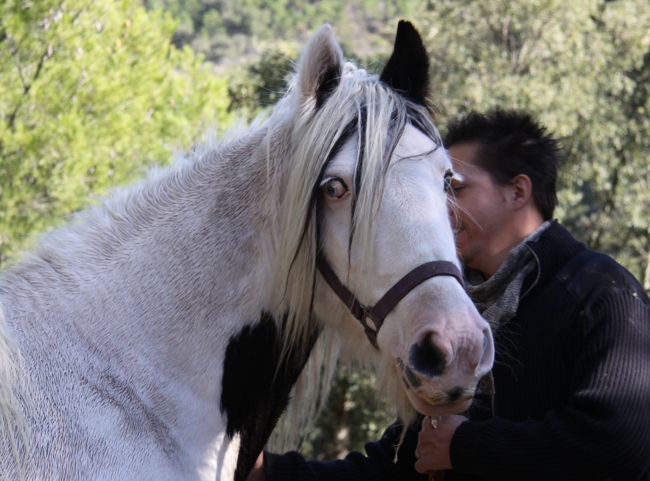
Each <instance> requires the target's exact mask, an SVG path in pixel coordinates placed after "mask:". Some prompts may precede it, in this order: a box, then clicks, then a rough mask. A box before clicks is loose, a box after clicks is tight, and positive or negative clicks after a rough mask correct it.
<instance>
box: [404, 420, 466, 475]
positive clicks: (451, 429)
mask: <svg viewBox="0 0 650 481" xmlns="http://www.w3.org/2000/svg"><path fill="white" fill-rule="evenodd" d="M431 419H432V418H430V417H428V416H427V417H425V418H424V420H423V421H422V429H421V430H420V434H418V447H417V449H416V450H415V452H416V457H418V455H419V459H418V461H417V462H416V463H415V470H416V471H418V472H419V473H422V474H426V473H427V472H429V471H441V470H445V469H451V460H450V459H449V445H450V444H451V438H452V436H453V435H454V433H455V432H456V428H457V427H458V426H460V425H461V424H462V423H464V422H465V421H468V419H467V418H466V417H465V416H459V415H457V414H450V415H448V416H441V417H439V418H433V421H434V422H433V425H435V426H436V427H435V428H433V427H432V422H431ZM436 419H437V422H435V421H436Z"/></svg>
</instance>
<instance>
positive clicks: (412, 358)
mask: <svg viewBox="0 0 650 481" xmlns="http://www.w3.org/2000/svg"><path fill="white" fill-rule="evenodd" d="M409 363H410V364H411V366H413V368H414V369H415V370H416V371H417V372H419V373H420V374H424V375H425V376H428V377H437V376H440V375H441V374H442V373H443V372H444V371H445V367H446V366H447V360H446V359H445V355H444V354H443V352H442V351H441V350H440V348H439V347H438V346H436V345H435V344H434V343H433V341H432V340H431V336H426V337H425V338H424V339H423V340H422V342H421V343H420V344H413V345H412V346H411V349H410V350H409Z"/></svg>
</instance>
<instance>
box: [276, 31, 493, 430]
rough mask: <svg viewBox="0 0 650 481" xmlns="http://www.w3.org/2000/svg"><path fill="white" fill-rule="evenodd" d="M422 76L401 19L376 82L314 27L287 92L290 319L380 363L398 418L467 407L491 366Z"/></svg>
mask: <svg viewBox="0 0 650 481" xmlns="http://www.w3.org/2000/svg"><path fill="white" fill-rule="evenodd" d="M428 67H429V63H428V57H427V54H426V51H425V49H424V46H423V44H422V40H421V39H420V36H419V34H418V33H417V31H416V30H415V29H414V28H413V27H412V26H411V24H409V23H406V22H400V25H399V28H398V33H397V38H396V41H395V51H394V53H393V55H392V57H391V58H390V60H389V62H388V64H387V65H386V68H385V69H384V72H383V73H382V75H381V76H376V75H370V74H368V73H367V72H366V71H365V70H362V69H358V68H356V67H355V66H353V65H351V64H349V63H344V61H343V57H342V54H341V50H340V48H339V46H338V44H337V43H336V41H335V40H334V37H333V34H332V31H331V29H330V28H329V27H328V26H325V27H323V28H321V29H320V30H319V31H318V32H317V33H316V34H315V35H314V37H313V38H312V40H311V41H310V43H309V44H308V45H307V47H306V49H305V51H304V53H303V56H302V58H301V61H300V64H299V68H298V75H297V77H296V78H295V79H294V83H293V84H292V86H291V94H290V98H293V99H294V100H293V101H292V102H293V107H292V108H294V109H295V112H296V115H297V116H298V117H299V119H298V121H297V122H296V124H295V127H294V130H293V136H294V145H295V152H294V155H295V158H296V162H295V164H294V166H293V167H292V171H291V173H290V174H288V176H287V178H288V179H289V180H288V183H287V185H286V194H285V199H284V202H283V204H284V205H283V211H284V214H283V215H284V224H283V228H282V232H283V237H282V240H281V243H282V246H283V248H284V249H286V252H288V254H287V255H288V257H286V259H285V261H284V264H282V262H281V263H280V266H281V269H280V271H281V274H282V278H283V279H288V281H287V282H286V283H285V287H284V289H286V290H287V292H286V300H287V302H288V306H289V308H290V316H289V317H290V318H298V317H301V316H303V317H304V316H305V315H309V316H310V317H311V316H312V314H313V317H314V318H316V319H318V320H319V321H320V322H321V323H323V324H324V326H325V328H326V329H327V328H334V329H335V330H336V331H337V332H338V333H339V337H340V339H341V345H342V349H343V354H344V355H345V354H347V355H350V356H352V357H353V358H357V359H361V360H371V361H372V362H375V363H379V365H380V371H379V378H380V380H381V384H382V385H383V388H384V391H385V393H386V394H388V395H390V396H392V397H394V398H395V401H396V403H397V406H398V409H399V410H400V414H401V415H402V416H404V417H406V418H409V417H410V416H411V415H412V414H413V409H412V407H414V408H415V409H416V410H418V411H420V412H422V413H425V414H429V415H442V414H449V413H453V412H461V411H463V410H465V409H466V408H467V407H468V406H469V402H470V401H471V398H472V396H473V394H474V390H475V388H476V385H477V382H478V381H479V379H480V378H481V377H482V376H483V375H485V374H486V373H487V372H489V371H490V369H491V367H492V362H493V357H494V350H493V342H492V335H491V333H490V329H489V326H488V324H487V322H486V321H485V320H483V319H482V318H481V316H480V315H479V314H478V312H477V311H476V309H475V308H474V305H473V304H472V302H471V300H470V299H469V298H468V297H467V295H466V294H465V291H464V289H463V287H462V284H461V283H462V279H461V278H460V272H459V270H458V267H459V263H458V259H457V257H456V250H455V246H454V237H453V233H452V229H451V226H450V222H449V210H448V209H449V208H448V198H447V190H448V188H449V182H450V179H451V176H452V175H453V171H452V166H451V162H450V159H449V157H448V155H447V153H446V151H445V149H444V148H443V147H442V144H441V140H440V137H439V135H438V132H437V130H436V128H435V126H434V125H433V123H432V122H431V120H430V116H429V110H428V108H427V105H426V98H427V87H428ZM317 259H318V264H317ZM434 261H443V262H440V263H434ZM423 265H425V266H424V267H421V266H423ZM282 266H284V267H283V268H284V270H283V269H282ZM317 271H320V273H321V274H317ZM411 271H413V272H414V273H412V274H410V275H409V277H407V279H406V280H402V281H400V280H401V279H402V278H404V277H405V276H406V275H407V274H409V273H411ZM436 274H442V275H436ZM455 276H456V277H455ZM457 277H458V278H457ZM396 285H397V287H396V288H394V289H392V291H391V288H393V287H394V286H396ZM287 286H288V287H287ZM291 286H293V287H291ZM335 291H337V292H336V293H335ZM389 291H391V294H389V295H388V299H383V300H381V301H380V299H382V297H383V296H384V295H385V294H386V293H387V292H389ZM378 302H379V304H378ZM363 306H374V310H373V309H368V308H367V307H366V308H364V307H363ZM350 309H351V310H352V311H353V312H351V310H350ZM380 311H381V312H380ZM353 314H354V315H355V316H356V317H357V319H358V320H361V321H362V322H361V323H360V322H358V320H357V319H355V316H353ZM379 318H381V319H379ZM362 323H367V326H368V327H367V328H366V329H364V326H363V325H362ZM298 324H299V323H296V325H298ZM379 326H381V328H379ZM364 331H365V332H364ZM366 336H367V337H366ZM409 401H410V403H409Z"/></svg>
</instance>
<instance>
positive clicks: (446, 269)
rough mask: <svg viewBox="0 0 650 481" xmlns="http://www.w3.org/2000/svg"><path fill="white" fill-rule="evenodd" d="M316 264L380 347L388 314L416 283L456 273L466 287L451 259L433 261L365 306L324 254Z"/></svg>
mask: <svg viewBox="0 0 650 481" xmlns="http://www.w3.org/2000/svg"><path fill="white" fill-rule="evenodd" d="M316 266H317V267H318V271H319V272H320V273H321V275H322V276H323V279H325V282H327V284H328V285H329V286H330V287H331V288H332V290H333V291H334V293H335V294H336V295H337V296H339V299H341V300H342V301H343V304H345V305H346V306H347V308H348V309H350V312H351V313H352V315H353V316H354V317H356V318H357V319H358V320H359V322H361V325H362V326H363V330H364V332H365V333H366V336H367V337H368V340H369V341H370V343H371V344H372V345H373V346H374V347H375V348H376V349H377V350H379V345H378V344H377V334H378V333H379V329H380V328H381V326H382V324H383V323H384V319H386V316H387V315H388V313H389V312H390V311H392V310H393V308H394V307H395V306H396V305H397V304H398V303H399V301H401V300H402V299H403V298H404V296H406V294H408V293H409V292H411V291H412V290H413V289H414V288H415V287H416V286H418V285H420V284H421V283H423V282H424V281H426V280H427V279H430V278H432V277H436V276H452V277H455V278H456V279H457V280H458V282H460V285H461V286H463V288H465V283H464V282H463V276H462V274H461V272H460V270H459V269H458V267H456V265H455V264H454V263H452V262H449V261H432V262H427V263H426V264H422V265H420V266H418V267H416V268H415V269H413V270H412V271H411V272H409V273H408V274H406V275H405V276H404V277H402V278H401V279H400V280H399V281H397V284H395V285H394V286H393V287H391V288H390V289H389V290H388V292H386V294H384V296H383V297H382V298H381V299H379V301H378V302H377V303H376V304H375V305H374V306H364V305H363V304H361V303H360V302H359V301H358V300H357V298H356V297H354V294H352V293H351V292H350V291H349V290H348V288H347V287H345V285H344V284H343V283H342V282H341V280H340V279H339V278H338V277H337V276H336V274H335V273H334V270H333V269H332V267H331V266H330V265H329V263H328V262H327V260H326V259H325V257H324V256H323V255H322V254H319V255H318V257H317V258H316ZM367 318H370V320H371V321H372V322H373V324H374V329H373V328H372V327H371V326H369V325H368V322H367V321H366V319H367Z"/></svg>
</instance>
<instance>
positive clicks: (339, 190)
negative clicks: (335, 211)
mask: <svg viewBox="0 0 650 481" xmlns="http://www.w3.org/2000/svg"><path fill="white" fill-rule="evenodd" d="M321 185H322V186H323V188H324V189H325V194H327V196H328V197H331V198H332V199H340V198H341V197H343V196H344V195H345V194H346V193H347V192H348V186H347V185H345V182H343V181H342V180H341V179H339V178H338V177H330V178H329V179H327V180H326V181H325V182H323V183H322V184H321Z"/></svg>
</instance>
